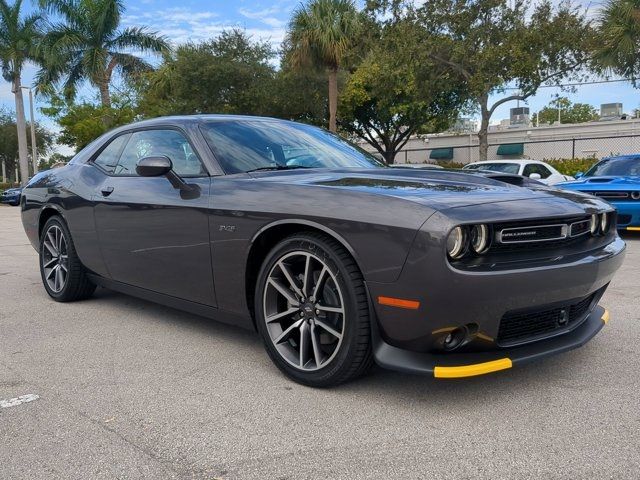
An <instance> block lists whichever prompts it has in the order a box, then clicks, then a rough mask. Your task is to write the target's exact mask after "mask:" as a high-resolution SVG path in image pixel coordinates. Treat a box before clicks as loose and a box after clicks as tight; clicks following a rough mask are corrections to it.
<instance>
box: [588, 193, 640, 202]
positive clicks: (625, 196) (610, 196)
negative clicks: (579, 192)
mask: <svg viewBox="0 0 640 480" xmlns="http://www.w3.org/2000/svg"><path fill="white" fill-rule="evenodd" d="M585 193H591V195H595V196H596V197H599V198H602V199H604V200H636V201H637V200H640V192H624V191H605V192H585Z"/></svg>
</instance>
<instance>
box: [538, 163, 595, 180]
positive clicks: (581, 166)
mask: <svg viewBox="0 0 640 480" xmlns="http://www.w3.org/2000/svg"><path fill="white" fill-rule="evenodd" d="M544 161H545V162H547V163H548V164H549V165H551V166H552V167H554V168H555V169H556V170H558V171H559V172H560V173H562V174H563V175H571V176H572V177H575V175H576V173H578V172H582V173H584V172H586V171H587V170H589V169H590V168H591V167H592V166H593V165H594V164H595V163H596V162H597V161H598V159H597V158H546V159H544Z"/></svg>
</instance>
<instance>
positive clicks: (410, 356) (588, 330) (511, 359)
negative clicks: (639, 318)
mask: <svg viewBox="0 0 640 480" xmlns="http://www.w3.org/2000/svg"><path fill="white" fill-rule="evenodd" d="M608 321H609V312H608V311H606V310H605V309H604V308H602V307H600V306H597V307H596V308H594V309H593V311H592V312H591V314H589V316H588V317H587V318H586V320H585V321H584V322H583V323H582V324H581V325H580V326H578V327H577V328H575V329H574V330H572V331H571V332H569V333H568V334H565V335H560V336H557V337H553V338H549V339H547V340H542V341H538V342H534V343H530V344H527V345H522V346H519V347H513V348H507V349H503V350H500V351H492V352H474V353H458V354H455V353H451V354H429V353H419V352H411V351H408V350H403V349H400V348H397V347H393V346H391V345H389V344H388V343H386V342H384V341H383V340H381V339H380V338H378V341H377V342H376V344H375V345H374V356H375V359H376V363H378V364H379V365H380V366H382V367H385V368H389V369H392V370H398V371H401V372H408V373H421V374H428V375H433V376H434V377H436V378H462V377H471V376H476V375H483V374H486V373H492V372H497V371H499V370H505V369H508V368H511V367H513V366H517V365H522V364H525V363H527V362H530V361H533V360H537V359H538V358H542V357H546V356H549V355H555V354H557V353H562V352H566V351H568V350H572V349H574V348H578V347H581V346H582V345H584V344H585V343H587V342H588V341H589V340H591V339H592V338H593V337H594V336H595V335H596V334H597V333H598V332H599V331H600V330H601V329H602V327H603V326H604V325H605V324H606V323H607V322H608Z"/></svg>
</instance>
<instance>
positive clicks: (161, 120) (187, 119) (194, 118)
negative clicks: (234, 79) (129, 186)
mask: <svg viewBox="0 0 640 480" xmlns="http://www.w3.org/2000/svg"><path fill="white" fill-rule="evenodd" d="M214 120H253V121H256V120H257V121H265V122H290V120H284V119H281V118H274V117H258V116H253V115H228V114H213V113H211V114H200V115H171V116H165V117H156V118H150V119H148V120H140V121H138V122H133V123H130V124H128V125H125V126H127V127H128V126H132V125H135V126H136V127H138V126H139V127H145V126H152V125H158V124H166V123H182V124H184V123H202V122H207V121H214Z"/></svg>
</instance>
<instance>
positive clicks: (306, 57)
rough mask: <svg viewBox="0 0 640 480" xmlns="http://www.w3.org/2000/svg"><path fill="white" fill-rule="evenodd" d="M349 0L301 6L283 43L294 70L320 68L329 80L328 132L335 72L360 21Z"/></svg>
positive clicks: (334, 98) (318, 0)
mask: <svg viewBox="0 0 640 480" xmlns="http://www.w3.org/2000/svg"><path fill="white" fill-rule="evenodd" d="M359 18H360V17H359V15H358V11H357V10H356V7H355V5H354V3H353V1H352V0H312V1H311V3H309V4H307V5H306V6H305V5H301V6H300V7H299V8H298V9H297V10H296V11H295V12H294V14H293V18H292V19H291V22H290V24H289V33H288V38H287V41H288V43H289V45H290V46H291V49H292V61H293V63H294V65H296V66H298V67H304V66H306V65H309V64H311V65H313V66H316V67H324V68H326V70H327V73H328V77H329V130H331V131H332V132H335V131H336V111H337V108H338V69H339V68H340V66H341V64H342V61H343V59H344V57H345V55H346V54H347V52H348V50H349V49H350V48H351V46H352V44H353V42H354V40H355V37H356V35H357V33H358V30H359V26H360V21H359Z"/></svg>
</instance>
